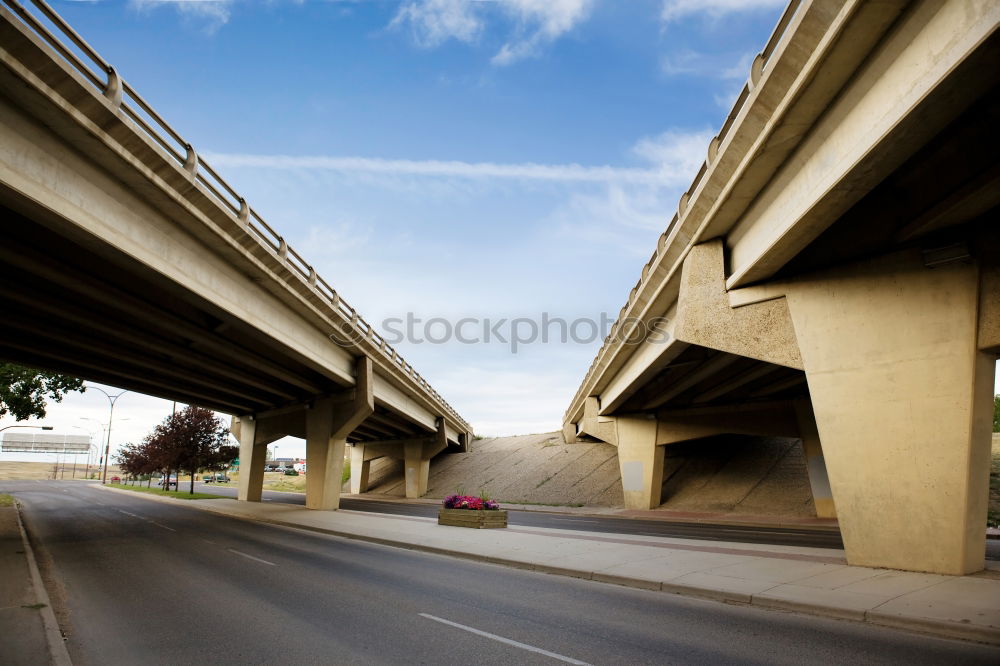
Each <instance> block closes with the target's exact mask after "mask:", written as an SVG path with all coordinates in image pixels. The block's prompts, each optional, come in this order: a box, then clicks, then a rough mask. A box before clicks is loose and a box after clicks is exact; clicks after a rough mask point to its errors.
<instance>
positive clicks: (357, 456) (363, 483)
mask: <svg viewBox="0 0 1000 666" xmlns="http://www.w3.org/2000/svg"><path fill="white" fill-rule="evenodd" d="M371 468H372V461H371V460H365V445H364V444H355V445H354V446H352V447H351V493H352V494H354V495H357V494H359V493H366V492H368V475H369V473H370V472H371Z"/></svg>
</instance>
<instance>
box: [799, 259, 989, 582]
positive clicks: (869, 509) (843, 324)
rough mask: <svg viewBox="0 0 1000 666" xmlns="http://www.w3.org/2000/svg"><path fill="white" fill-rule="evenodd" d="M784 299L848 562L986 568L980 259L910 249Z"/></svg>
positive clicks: (803, 283) (952, 570)
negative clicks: (944, 257)
mask: <svg viewBox="0 0 1000 666" xmlns="http://www.w3.org/2000/svg"><path fill="white" fill-rule="evenodd" d="M786 298H787V299H788V301H789V309H790V311H791V315H792V318H793V321H794V325H795V332H796V335H797V337H798V341H799V345H800V348H801V351H802V359H803V362H804V365H805V371H806V376H807V378H808V381H809V392H810V395H811V397H812V404H813V411H814V412H815V415H816V423H817V426H818V430H819V435H820V437H821V439H822V442H823V447H822V450H823V453H824V454H825V459H826V466H827V470H828V473H829V479H830V485H831V487H832V489H833V497H834V498H835V499H836V503H837V514H838V518H839V521H840V529H841V533H842V534H843V538H844V545H845V548H846V551H847V559H848V562H850V563H851V564H855V565H864V566H873V567H888V568H896V569H909V570H915V571H929V572H935V573H944V574H965V573H970V572H973V571H978V570H980V569H982V568H983V558H984V550H985V530H984V525H985V521H986V503H987V491H988V480H989V456H990V429H991V416H990V414H991V411H992V406H991V405H992V399H991V394H992V390H993V374H994V360H993V357H992V356H990V355H987V354H985V353H983V352H981V351H979V349H978V348H977V341H976V335H977V324H978V305H979V272H978V268H977V267H976V266H975V265H974V264H971V263H962V262H954V263H951V264H946V265H942V266H938V267H936V268H934V269H929V268H926V267H925V266H924V265H923V261H922V259H921V255H920V253H919V251H914V252H901V253H898V254H894V255H890V256H887V257H883V258H880V259H877V260H873V261H870V262H866V263H864V264H858V265H855V266H851V267H844V268H839V269H836V270H833V271H829V272H825V273H823V274H818V275H812V276H809V277H808V278H803V279H802V280H796V281H795V282H794V283H793V284H792V285H791V286H790V287H789V289H788V291H787V295H786Z"/></svg>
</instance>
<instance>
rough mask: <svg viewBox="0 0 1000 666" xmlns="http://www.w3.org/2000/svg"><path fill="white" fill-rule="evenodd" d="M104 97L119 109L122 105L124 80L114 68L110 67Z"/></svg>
mask: <svg viewBox="0 0 1000 666" xmlns="http://www.w3.org/2000/svg"><path fill="white" fill-rule="evenodd" d="M104 96H105V97H107V98H108V99H109V100H111V104H112V105H114V107H115V108H116V109H117V108H118V107H120V106H121V105H122V80H121V77H120V76H118V72H117V71H115V68H114V67H111V66H110V65H109V66H108V83H107V85H105V86H104Z"/></svg>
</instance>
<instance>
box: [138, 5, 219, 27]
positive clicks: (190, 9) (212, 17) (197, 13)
mask: <svg viewBox="0 0 1000 666" xmlns="http://www.w3.org/2000/svg"><path fill="white" fill-rule="evenodd" d="M233 3H234V0H129V6H130V7H132V8H133V9H136V10H138V11H152V10H154V9H159V8H161V7H172V8H174V9H175V10H176V11H178V12H180V13H181V14H182V15H184V16H187V17H190V18H194V19H200V20H203V21H205V30H206V31H207V32H210V33H211V32H215V31H216V30H218V29H219V28H220V27H222V26H223V25H225V24H226V23H228V22H229V19H230V17H231V16H232V7H233Z"/></svg>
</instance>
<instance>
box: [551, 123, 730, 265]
mask: <svg viewBox="0 0 1000 666" xmlns="http://www.w3.org/2000/svg"><path fill="white" fill-rule="evenodd" d="M711 138H712V132H710V131H708V130H702V131H696V132H681V131H677V130H670V131H667V132H663V133H661V134H658V135H656V136H648V137H642V138H641V139H639V140H638V141H637V142H636V143H635V144H634V145H633V146H632V150H631V152H632V154H633V155H634V156H636V157H638V158H639V159H641V160H643V161H645V162H647V163H649V164H650V167H649V171H650V172H652V173H657V174H661V177H660V178H658V179H655V180H653V181H651V182H644V183H608V185H607V187H606V188H605V189H604V190H603V191H602V192H596V193H595V192H575V193H573V194H572V195H571V197H570V198H569V200H568V201H567V202H566V203H565V204H564V205H563V206H561V207H560V208H558V209H556V210H555V211H553V212H552V213H551V214H550V216H549V222H550V223H551V224H553V225H554V226H555V227H556V228H557V230H558V231H557V233H559V234H560V235H562V236H565V237H574V238H577V239H587V240H588V241H589V242H590V244H591V245H592V246H594V247H595V248H606V247H608V246H613V247H616V248H620V249H621V250H623V251H625V252H627V253H629V254H632V255H635V256H639V257H648V256H649V253H650V251H651V250H652V246H651V245H650V239H651V238H655V236H653V234H658V233H660V232H662V231H663V230H664V229H665V228H666V226H667V224H668V223H669V222H670V218H671V217H672V216H673V214H674V211H675V210H676V208H677V200H678V198H679V197H680V195H681V193H682V192H683V191H684V190H685V189H686V188H687V186H688V184H689V183H690V182H691V180H693V179H694V176H695V174H696V173H697V172H698V169H699V168H700V167H701V164H702V162H703V161H704V160H705V154H706V151H707V149H708V142H709V141H710V140H711Z"/></svg>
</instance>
